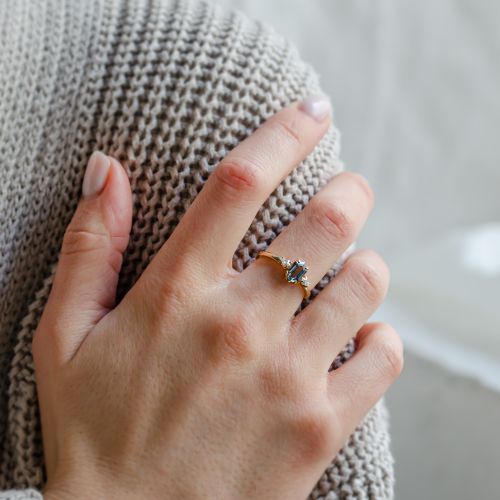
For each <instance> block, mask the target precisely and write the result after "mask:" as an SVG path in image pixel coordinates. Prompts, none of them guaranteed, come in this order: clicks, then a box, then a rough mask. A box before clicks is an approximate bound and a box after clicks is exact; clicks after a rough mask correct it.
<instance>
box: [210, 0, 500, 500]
mask: <svg viewBox="0 0 500 500" xmlns="http://www.w3.org/2000/svg"><path fill="white" fill-rule="evenodd" d="M216 3H219V4H220V5H222V6H224V7H229V8H236V9H239V10H242V11H244V12H246V13H247V15H249V16H250V17H252V18H254V19H260V20H262V21H264V22H267V23H268V24H271V25H273V26H274V28H275V29H276V31H278V32H279V33H280V34H282V35H284V36H285V37H286V38H288V39H290V40H292V41H293V42H294V43H295V45H296V46H297V47H298V48H299V51H300V53H301V55H302V57H303V58H304V59H305V60H306V61H308V62H309V63H310V64H312V65H313V66H314V68H315V69H316V70H317V71H318V72H319V73H320V75H321V83H322V86H323V88H324V90H325V92H326V93H327V94H328V95H329V96H330V97H331V99H332V102H333V105H334V108H335V122H336V124H337V125H338V127H339V128H340V130H341V132H342V135H343V141H342V144H343V149H342V158H343V160H344V162H345V164H346V167H347V169H349V170H352V171H356V172H360V173H362V174H363V175H365V177H367V178H368V180H369V182H370V183H371V185H372V187H373V190H374V192H375V196H376V205H375V208H374V211H373V214H372V216H371V218H370V220H369V221H368V224H367V226H366V227H365V230H364V231H363V233H362V235H361V237H360V239H359V246H360V247H371V248H374V249H375V250H377V251H378V252H379V253H381V254H382V256H383V257H384V258H385V259H386V260H387V262H388V263H389V266H390V267H391V270H392V284H391V289H390V292H389V299H388V302H387V307H383V308H382V309H381V311H380V312H379V313H377V319H381V320H389V321H390V322H392V323H393V324H394V325H395V326H396V327H397V329H398V331H399V332H400V334H401V336H402V337H403V341H404V343H405V350H406V361H407V362H406V366H405V369H404V371H403V375H402V376H401V378H400V379H399V380H398V382H397V383H396V384H395V386H394V387H393V388H392V389H391V391H390V392H389V394H388V397H387V401H388V405H389V407H390V410H391V413H392V435H393V449H394V452H395V456H396V460H397V462H396V473H397V488H396V495H397V498H398V499H401V500H413V499H415V500H417V499H419V500H421V499H426V500H437V499H439V500H448V499H450V500H451V499H453V500H462V499H463V500H465V499H478V498H481V499H482V500H490V499H491V500H493V499H498V498H500V456H499V451H498V450H499V445H500V428H499V427H500V426H498V425H496V424H497V423H498V422H500V396H499V391H500V195H499V190H500V168H499V167H500V165H499V158H500V29H499V24H500V2H499V1H497V0H419V1H415V0H398V1H396V0H219V1H217V2H216Z"/></svg>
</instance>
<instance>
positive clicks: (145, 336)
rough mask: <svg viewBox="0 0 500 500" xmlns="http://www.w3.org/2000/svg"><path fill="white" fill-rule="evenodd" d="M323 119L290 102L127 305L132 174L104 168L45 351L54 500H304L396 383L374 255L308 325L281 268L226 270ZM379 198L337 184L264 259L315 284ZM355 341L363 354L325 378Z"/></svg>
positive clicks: (219, 172) (74, 237)
mask: <svg viewBox="0 0 500 500" xmlns="http://www.w3.org/2000/svg"><path fill="white" fill-rule="evenodd" d="M328 110H329V108H328V104H327V102H325V101H324V100H323V101H322V100H320V99H319V98H312V99H311V98H310V99H309V100H306V101H305V102H304V103H302V104H300V103H294V104H291V105H290V106H288V107H286V108H284V109H283V110H281V111H280V112H279V113H277V114H276V115H275V116H273V117H272V118H271V119H269V120H268V121H267V122H266V123H265V124H264V125H262V127H260V128H259V129H258V130H257V131H256V132H255V133H254V134H253V135H252V136H250V137H249V138H248V139H247V140H245V141H244V142H242V143H241V144H240V145H239V146H238V147H237V148H235V149H234V150H233V151H232V152H231V153H229V154H228V155H227V156H226V157H225V158H224V159H223V160H222V161H221V163H220V164H219V165H218V166H217V168H216V169H215V170H214V172H213V173H212V175H211V176H210V178H209V180H208V181H207V183H206V185H205V186H204V188H203V190H202V192H201V194H200V195H199V196H198V197H197V199H196V200H195V202H194V203H193V205H192V206H191V207H190V208H189V210H188V211H187V213H186V214H185V216H184V217H183V219H182V221H181V223H180V224H179V226H178V227H177V229H176V230H175V232H174V233H173V235H172V236H171V237H170V239H169V240H168V241H167V243H166V244H165V245H164V246H163V247H162V249H161V250H160V252H159V253H158V255H157V256H156V257H155V259H154V260H153V261H152V262H151V264H150V265H149V267H148V268H147V269H146V271H145V272H144V273H143V274H142V276H141V278H140V279H139V281H138V282H137V283H136V285H135V286H134V287H133V288H132V290H131V291H130V292H129V293H128V294H127V295H126V297H125V298H124V299H123V301H122V302H121V303H120V304H119V306H118V307H116V308H115V309H114V301H115V294H116V285H117V281H118V274H119V271H120V266H121V262H122V252H123V251H124V250H125V248H126V246H127V242H128V237H129V232H130V227H131V217H132V196H131V191H130V185H129V182H128V179H127V176H126V174H125V171H124V170H123V168H122V167H121V166H120V164H119V163H118V162H117V161H116V160H114V159H112V158H109V157H106V156H104V155H103V154H102V153H95V154H94V155H93V156H92V158H91V160H90V162H89V166H88V168H87V173H86V176H85V180H84V185H83V193H84V198H83V200H82V201H81V203H80V205H79V207H78V210H77V212H76V214H75V216H74V218H73V220H72V222H71V224H70V226H69V227H68V229H67V232H66V235H65V238H64V243H63V248H62V254H61V259H60V262H59V267H58V270H57V275H56V277H55V280H54V284H53V289H52V293H51V296H50V299H49V302H48V304H47V307H46V309H45V311H44V314H43V317H42V319H41V322H40V324H39V326H38V329H37V331H36V334H35V338H34V341H33V354H34V359H35V368H36V374H37V384H38V394H39V401H40V408H41V416H42V429H43V439H44V449H45V457H46V464H47V474H48V482H47V487H46V491H45V497H46V499H47V500H50V499H63V498H64V499H73V498H75V499H80V498H82V499H83V498H85V499H87V498H88V499H93V500H95V499H111V498H113V499H114V498H120V499H123V500H125V499H144V498H148V499H165V498H172V499H182V498H189V499H204V500H205V499H207V498H213V499H217V500H224V499H231V500H234V499H236V498H237V499H259V500H263V499H277V498H287V499H297V500H304V499H305V498H306V497H307V495H308V494H309V492H310V491H311V489H312V488H313V487H314V485H315V483H316V481H317V480H318V478H319V477H320V476H321V474H322V472H323V471H324V469H325V468H326V467H327V466H328V464H329V462H330V461H331V460H332V459H333V458H334V456H335V454H336V453H337V452H338V451H339V450H340V448H341V447H342V445H343V444H344V442H345V441H346V440H347V439H348V437H349V435H350V434H351V433H352V431H353V430H354V429H355V427H356V425H357V424H358V423H359V422H360V421H361V419H362V418H363V416H364V415H365V414H366V413H367V412H368V411H369V410H370V408H371V407H372V406H373V405H374V404H375V403H376V402H377V401H378V399H379V398H380V397H381V396H382V395H383V394H384V392H385V391H386V390H387V389H388V387H389V386H390V385H391V384H392V382H393V381H394V380H395V378H396V377H397V376H398V374H399V372H400V370H401V367H402V347H401V343H400V340H399V338H398V336H397V334H396V333H395V332H394V330H393V329H392V328H391V327H390V326H388V325H385V324H366V325H365V322H366V321H367V319H368V318H369V317H370V316H371V314H372V313H373V312H374V311H375V309H376V308H377V307H378V306H379V305H380V303H381V302H382V300H383V299H384V296H385V294H386V290H387V286H388V281H389V273H388V270H387V267H386V265H385V264H384V262H383V261H382V259H381V258H380V257H378V256H377V255H376V254H375V253H373V252H371V251H361V252H357V253H356V254H354V255H353V256H352V257H351V258H349V259H348V261H347V262H346V264H345V265H344V267H343V269H342V270H341V272H340V273H339V275H338V276H337V277H336V278H335V279H334V280H333V281H332V282H331V283H330V284H329V285H328V286H327V287H326V288H325V289H324V290H323V291H322V292H321V293H320V294H319V296H318V297H317V298H315V299H314V301H313V302H312V303H311V304H310V305H309V306H308V307H307V308H306V309H305V310H304V311H303V312H301V313H300V314H299V315H297V316H296V317H294V312H295V311H296V310H297V308H298V306H299V305H300V303H301V301H302V288H301V287H300V286H299V285H293V284H289V283H286V282H285V280H284V270H283V269H282V268H280V266H279V265H277V264H276V263H274V262H272V261H271V260H269V259H259V260H257V261H256V262H255V263H253V264H252V265H251V266H250V267H249V268H247V269H246V270H245V271H244V272H243V273H241V274H240V273H237V272H236V271H234V270H233V269H232V267H231V259H232V256H233V253H234V251H235V249H236V248H237V246H238V243H239V242H240V241H241V239H242V238H243V236H244V234H245V232H246V230H247V228H248V227H249V225H250V224H251V222H252V220H253V218H254V216H255V214H256V212H257V211H258V209H259V207H260V206H261V205H262V204H263V203H264V201H265V200H266V199H267V197H268V196H269V195H270V193H272V191H273V190H274V189H275V188H276V186H277V185H278V184H279V183H280V182H281V181H282V180H283V179H284V178H285V177H286V176H287V174H288V173H289V172H290V171H291V170H292V169H293V167H295V166H296V165H297V164H298V163H299V162H300V161H302V160H303V159H304V158H305V157H306V156H307V155H308V154H309V153H310V152H311V151H312V149H313V148H314V146H315V145H316V144H317V142H318V141H319V140H320V138H321V137H322V136H323V134H324V133H325V132H326V130H327V128H328V126H329V118H328V117H327V115H328ZM372 202H373V196H372V192H371V190H370V188H369V187H368V185H367V184H366V182H365V181H364V180H363V179H362V178H361V177H359V176H357V175H354V174H349V173H344V174H340V175H338V176H336V177H335V178H334V179H333V180H332V181H331V182H329V183H328V184H327V185H326V186H325V187H324V188H323V189H322V190H321V192H319V193H318V194H317V195H316V196H315V197H314V198H313V199H312V200H311V201H310V202H309V203H308V205H307V206H306V207H305V209H304V210H303V211H302V212H301V213H300V215H299V216H298V217H297V218H296V219H295V220H294V221H293V222H292V224H290V226H289V227H288V228H287V229H286V230H285V231H284V232H283V233H282V234H281V235H280V236H279V237H278V238H277V239H276V240H275V241H274V242H273V243H272V245H271V246H270V247H269V251H271V252H273V253H275V254H277V255H280V256H285V257H287V258H289V259H291V260H293V259H296V258H302V259H304V260H305V261H306V262H307V264H308V267H309V268H310V271H309V272H308V277H309V281H310V283H311V287H313V286H315V285H316V283H317V282H318V281H319V280H320V279H321V278H322V277H323V276H324V274H325V273H326V272H327V271H328V269H330V267H331V266H332V265H333V264H334V263H335V261H337V259H338V258H339V257H340V256H341V255H342V253H343V252H344V251H345V250H346V249H347V248H348V247H349V245H351V243H352V242H353V241H354V239H355V238H356V237H357V235H358V233H359V232H360V230H361V228H362V226H363V224H364V223H365V221H366V218H367V217H368V214H369V212H370V210H371V207H372ZM363 325H364V326H363ZM356 335H357V337H356V338H357V344H358V351H357V352H356V354H355V355H354V356H353V357H352V358H351V359H349V361H348V362H347V363H345V364H344V365H343V366H342V367H341V368H339V369H338V370H336V371H334V372H331V373H328V368H329V366H330V364H331V363H332V360H333V359H334V358H335V356H336V355H337V354H338V353H339V351H340V350H341V349H342V347H343V346H344V345H345V344H346V343H347V342H348V341H349V339H351V338H352V337H354V336H356Z"/></svg>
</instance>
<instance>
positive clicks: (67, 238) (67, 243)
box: [61, 225, 111, 255]
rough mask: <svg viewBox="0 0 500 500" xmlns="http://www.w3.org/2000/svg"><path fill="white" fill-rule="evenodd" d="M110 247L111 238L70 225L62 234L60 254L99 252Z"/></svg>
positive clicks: (104, 234) (105, 234)
mask: <svg viewBox="0 0 500 500" xmlns="http://www.w3.org/2000/svg"><path fill="white" fill-rule="evenodd" d="M110 245H111V238H110V236H109V235H108V234H107V233H99V232H92V231H90V230H87V229H83V228H77V227H72V226H71V225H70V226H69V227H68V229H67V230H66V232H65V233H64V238H63V244H62V248H61V253H62V254H64V255H70V254H74V253H84V252H90V251H92V250H100V249H102V248H106V247H108V246H110Z"/></svg>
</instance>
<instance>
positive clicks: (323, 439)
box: [290, 403, 335, 461]
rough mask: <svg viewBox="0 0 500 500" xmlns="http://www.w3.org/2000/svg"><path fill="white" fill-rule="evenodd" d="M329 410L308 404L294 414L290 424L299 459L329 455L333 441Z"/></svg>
mask: <svg viewBox="0 0 500 500" xmlns="http://www.w3.org/2000/svg"><path fill="white" fill-rule="evenodd" d="M333 421H334V420H333V415H332V412H331V411H325V410H324V409H321V408H318V405H314V406H313V407H312V408H311V404H310V403H309V404H308V409H307V410H304V411H302V412H301V413H300V414H299V415H296V416H295V418H294V421H293V423H292V424H291V425H290V430H291V434H292V436H293V440H294V441H295V444H296V449H297V450H298V452H299V456H300V460H306V461H316V460H318V459H320V458H321V457H325V456H329V455H330V453H331V450H332V446H333V443H334V442H335V433H334V425H333Z"/></svg>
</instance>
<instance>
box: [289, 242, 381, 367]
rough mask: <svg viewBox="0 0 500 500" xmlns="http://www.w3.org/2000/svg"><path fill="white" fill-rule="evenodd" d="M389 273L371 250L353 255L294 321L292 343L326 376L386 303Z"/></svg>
mask: <svg viewBox="0 0 500 500" xmlns="http://www.w3.org/2000/svg"><path fill="white" fill-rule="evenodd" d="M388 286H389V269H388V267H387V265H386V264H385V262H384V261H383V259H382V258H381V257H380V256H379V255H377V254H376V253H375V252H373V251H371V250H361V251H359V252H356V253H354V254H353V255H352V256H351V257H350V258H349V259H347V261H346V262H345V264H344V267H343V268H342V269H341V270H340V272H339V274H338V275H337V276H336V277H335V278H334V279H333V280H332V281H331V282H330V283H329V284H328V285H327V286H326V288H325V289H324V290H323V291H322V292H321V293H320V294H319V295H318V296H317V297H316V298H315V299H314V300H313V301H312V302H311V303H310V304H309V305H308V306H307V307H306V308H305V309H304V310H303V311H302V312H301V313H300V314H299V315H297V317H296V318H295V319H294V320H293V323H292V325H293V327H292V330H291V341H292V342H294V344H295V345H296V349H300V350H301V352H304V353H307V354H303V356H306V357H307V358H308V359H307V362H308V363H310V364H311V365H312V366H316V367H317V369H318V370H319V372H320V373H326V372H327V370H328V368H329V367H330V365H331V364H332V361H333V360H334V359H335V357H336V356H337V354H338V353H339V352H340V351H341V350H342V348H343V347H344V346H345V345H346V344H347V342H348V341H349V340H350V339H351V338H352V337H353V335H354V333H355V332H357V331H358V330H359V329H360V328H361V327H362V326H363V325H364V324H365V322H366V321H367V320H368V319H369V318H370V316H371V315H372V314H373V313H374V312H375V310H376V309H377V308H378V307H379V306H380V304H381V303H382V302H383V300H384V299H385V296H386V294H387V289H388Z"/></svg>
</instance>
